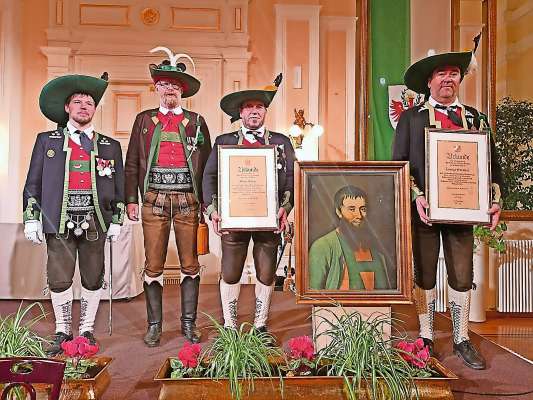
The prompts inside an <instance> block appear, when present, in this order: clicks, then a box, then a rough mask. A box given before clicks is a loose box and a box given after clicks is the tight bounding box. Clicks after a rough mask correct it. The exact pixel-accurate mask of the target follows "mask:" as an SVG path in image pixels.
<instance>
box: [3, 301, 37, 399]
mask: <svg viewBox="0 0 533 400" xmlns="http://www.w3.org/2000/svg"><path fill="white" fill-rule="evenodd" d="M35 307H37V308H38V310H39V313H38V314H37V315H36V316H35V317H33V318H26V317H27V316H28V315H29V313H30V311H31V310H32V309H33V308H35ZM45 317H46V313H45V311H44V308H43V306H42V304H41V303H38V302H35V303H31V304H28V305H27V306H23V302H21V303H20V305H19V308H18V310H17V312H15V313H13V314H9V315H6V316H5V317H2V316H0V357H1V358H5V357H46V354H45V352H44V348H43V346H44V345H45V344H46V343H47V340H46V339H44V338H42V337H41V336H39V335H38V334H37V333H35V332H34V331H33V330H32V328H33V326H34V325H35V324H36V323H37V322H39V321H40V320H42V319H43V318H45ZM8 398H9V399H17V400H23V399H25V398H26V393H25V391H24V389H22V388H20V387H17V388H15V389H13V390H12V391H11V392H10V393H9V397H8Z"/></svg>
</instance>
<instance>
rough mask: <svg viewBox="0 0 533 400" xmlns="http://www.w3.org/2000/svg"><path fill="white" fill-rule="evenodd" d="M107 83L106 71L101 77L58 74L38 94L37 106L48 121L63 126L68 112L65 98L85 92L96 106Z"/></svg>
mask: <svg viewBox="0 0 533 400" xmlns="http://www.w3.org/2000/svg"><path fill="white" fill-rule="evenodd" d="M108 83H109V82H108V75H107V72H104V73H103V75H102V77H101V78H95V77H94V76H87V75H65V76H60V77H58V78H55V79H52V80H51V81H50V82H48V83H47V84H46V85H44V87H43V89H42V90H41V94H40V96H39V107H40V108H41V112H42V113H43V114H44V116H45V117H46V118H48V119H49V120H50V121H53V122H56V123H57V124H59V125H61V126H65V124H66V123H67V121H68V113H67V112H66V111H65V103H66V101H67V99H68V98H69V97H70V96H71V95H73V94H74V93H85V94H88V95H89V96H91V97H92V98H93V100H94V104H95V105H96V106H97V105H98V103H100V100H101V99H102V97H103V95H104V92H105V91H106V89H107V85H108Z"/></svg>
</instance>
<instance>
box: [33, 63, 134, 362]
mask: <svg viewBox="0 0 533 400" xmlns="http://www.w3.org/2000/svg"><path fill="white" fill-rule="evenodd" d="M107 84H108V82H107V73H105V74H104V75H103V76H102V78H94V77H91V76H85V75H67V76H61V77H59V78H56V79H53V80H52V81H50V82H48V83H47V84H46V85H45V86H44V88H43V90H42V91H41V95H40V98H39V105H40V108H41V111H42V113H43V114H44V115H45V116H46V117H47V118H48V119H49V120H51V121H53V122H55V123H57V124H58V129H57V130H54V131H50V132H42V133H40V134H39V135H38V136H37V140H36V142H35V146H34V148H33V153H32V156H31V162H30V167H29V171H28V176H27V178H26V185H25V186H24V193H23V205H24V233H25V235H26V237H27V238H28V239H29V240H31V241H32V242H34V243H36V244H40V243H41V242H42V241H43V240H46V244H47V251H48V262H47V279H48V286H49V289H50V297H51V299H52V306H53V308H54V315H55V320H56V333H55V337H54V340H53V343H52V344H51V346H50V348H49V349H48V353H49V354H52V355H53V354H58V353H60V352H61V351H62V350H61V343H62V342H64V341H66V340H72V327H71V322H72V300H73V294H72V277H73V275H74V269H75V265H76V256H77V254H78V255H79V269H80V276H81V284H82V288H81V311H80V325H79V332H80V335H81V336H84V337H86V338H87V339H88V340H89V342H90V343H91V344H95V343H96V341H95V338H94V335H93V330H94V320H95V316H96V312H97V310H98V304H99V301H100V294H101V288H102V284H103V279H104V245H105V241H106V238H107V239H109V240H112V241H116V240H117V238H118V236H119V234H120V229H121V225H122V222H123V220H124V208H125V207H124V200H123V199H124V173H123V166H122V150H121V148H120V144H119V142H117V141H116V140H113V139H111V138H110V137H108V136H104V135H102V134H101V133H98V132H96V131H95V129H94V126H93V124H92V119H93V116H94V113H95V110H96V107H97V105H98V103H99V102H100V100H101V98H102V96H103V94H104V92H105V90H106V88H107ZM41 221H42V222H41Z"/></svg>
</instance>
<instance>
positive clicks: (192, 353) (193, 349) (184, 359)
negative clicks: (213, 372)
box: [178, 342, 202, 368]
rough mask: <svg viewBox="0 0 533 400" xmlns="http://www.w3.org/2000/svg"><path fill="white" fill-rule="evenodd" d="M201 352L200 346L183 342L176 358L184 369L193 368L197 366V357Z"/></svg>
mask: <svg viewBox="0 0 533 400" xmlns="http://www.w3.org/2000/svg"><path fill="white" fill-rule="evenodd" d="M201 350H202V346H200V345H199V344H191V343H189V342H185V343H184V344H183V347H182V348H181V349H180V351H179V352H178V358H179V360H180V361H181V363H182V364H183V366H184V367H185V368H195V367H196V366H198V357H199V356H200V352H201Z"/></svg>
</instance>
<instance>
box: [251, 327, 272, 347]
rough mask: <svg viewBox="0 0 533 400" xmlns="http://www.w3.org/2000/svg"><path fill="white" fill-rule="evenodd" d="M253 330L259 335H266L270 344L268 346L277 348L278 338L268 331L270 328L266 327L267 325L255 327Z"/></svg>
mask: <svg viewBox="0 0 533 400" xmlns="http://www.w3.org/2000/svg"><path fill="white" fill-rule="evenodd" d="M253 329H254V330H255V331H256V332H258V333H261V334H266V336H267V338H268V343H267V344H268V346H270V347H275V346H276V338H275V337H274V336H273V335H272V334H271V333H270V332H269V331H268V328H267V327H266V325H263V326H259V327H256V326H254V328H253Z"/></svg>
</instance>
